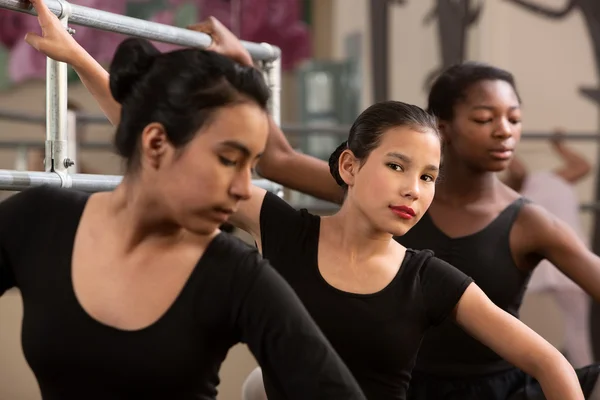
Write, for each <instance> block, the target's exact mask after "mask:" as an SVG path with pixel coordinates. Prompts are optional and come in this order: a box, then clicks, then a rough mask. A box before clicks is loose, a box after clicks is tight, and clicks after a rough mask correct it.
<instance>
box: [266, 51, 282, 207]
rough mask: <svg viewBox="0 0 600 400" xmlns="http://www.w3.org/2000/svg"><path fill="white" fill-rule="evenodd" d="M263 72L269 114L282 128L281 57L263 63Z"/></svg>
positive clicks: (280, 193) (279, 194)
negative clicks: (268, 94) (268, 96)
mask: <svg viewBox="0 0 600 400" xmlns="http://www.w3.org/2000/svg"><path fill="white" fill-rule="evenodd" d="M261 44H262V45H263V46H265V47H268V48H269V49H273V47H272V46H271V45H270V44H268V43H261ZM262 70H263V74H264V76H265V80H266V81H267V85H268V86H269V89H270V90H271V97H270V100H269V113H270V114H271V116H272V117H273V121H275V123H276V124H277V126H281V57H279V58H277V59H275V60H273V61H268V62H263V63H262ZM276 194H277V195H278V196H279V197H282V198H283V196H284V192H283V190H281V191H279V192H278V193H276Z"/></svg>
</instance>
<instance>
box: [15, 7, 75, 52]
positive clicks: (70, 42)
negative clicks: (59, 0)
mask: <svg viewBox="0 0 600 400" xmlns="http://www.w3.org/2000/svg"><path fill="white" fill-rule="evenodd" d="M30 3H31V5H32V6H33V8H34V9H35V11H36V12H37V14H38V22H39V24H40V28H42V36H39V35H37V34H35V33H33V32H29V33H28V34H27V35H25V41H26V42H27V43H28V44H29V45H30V46H31V47H33V48H34V49H36V50H37V51H39V52H41V53H43V54H45V55H46V56H48V57H50V58H52V59H53V60H56V61H61V62H65V63H68V64H73V61H74V60H76V57H77V54H78V53H79V52H80V51H81V50H83V48H82V47H81V46H80V45H79V43H77V41H76V40H75V39H73V37H72V36H71V35H70V34H69V32H67V29H66V28H65V27H64V25H63V24H62V23H61V22H60V21H59V19H58V17H57V16H56V15H54V14H53V13H52V11H50V9H49V8H48V6H47V5H46V4H45V3H44V1H43V0H30Z"/></svg>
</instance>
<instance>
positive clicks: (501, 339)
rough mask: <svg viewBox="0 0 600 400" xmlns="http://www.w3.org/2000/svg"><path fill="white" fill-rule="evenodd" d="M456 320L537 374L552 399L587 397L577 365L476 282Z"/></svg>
mask: <svg viewBox="0 0 600 400" xmlns="http://www.w3.org/2000/svg"><path fill="white" fill-rule="evenodd" d="M455 313H456V315H455V319H456V322H457V323H458V324H459V325H460V326H461V327H462V328H463V329H464V330H465V331H466V332H467V333H469V334H470V335H471V336H473V337H474V338H475V339H477V340H479V341H480V342H481V343H483V344H485V345H486V346H488V347H489V348H490V349H492V350H493V351H495V352H496V353H497V354H498V355H499V356H501V357H502V358H504V359H505V360H507V361H508V362H510V363H511V364H513V365H515V366H516V367H518V368H520V369H522V370H523V371H525V372H526V373H527V374H529V375H531V376H533V377H534V378H536V379H537V381H538V382H539V383H540V385H541V387H542V390H543V391H544V394H545V396H546V399H548V400H559V399H561V400H576V399H577V400H581V399H583V398H584V396H583V392H582V390H581V386H580V384H579V380H578V378H577V375H576V374H575V371H574V370H573V367H572V366H571V364H569V362H568V361H567V360H566V359H565V358H564V356H563V355H562V354H560V352H559V351H558V350H556V349H555V348H554V347H553V346H552V345H551V344H550V343H548V342H547V341H546V340H544V339H543V338H542V337H541V336H539V335H538V334H537V333H535V332H534V331H533V330H531V329H530V328H528V327H527V326H526V325H525V324H524V323H522V322H521V321H519V320H518V319H517V318H515V317H513V316H512V315H510V314H509V313H507V312H505V311H503V310H501V309H500V308H498V307H497V306H496V305H495V304H494V303H493V302H492V301H491V300H490V299H489V298H488V297H487V296H486V295H485V293H483V291H482V290H481V289H480V288H479V287H478V286H476V285H475V284H474V283H472V284H471V285H470V286H469V287H468V288H467V290H466V291H465V292H464V294H463V296H462V297H461V299H460V301H459V302H458V305H457V306H456V310H455Z"/></svg>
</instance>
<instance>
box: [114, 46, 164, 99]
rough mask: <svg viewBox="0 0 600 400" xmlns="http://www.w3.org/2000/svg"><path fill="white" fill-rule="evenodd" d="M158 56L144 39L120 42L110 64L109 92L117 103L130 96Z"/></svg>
mask: <svg viewBox="0 0 600 400" xmlns="http://www.w3.org/2000/svg"><path fill="white" fill-rule="evenodd" d="M159 54H160V51H158V49H157V48H156V47H154V46H153V45H152V44H151V43H150V42H149V41H148V40H145V39H139V38H129V39H126V40H124V41H123V42H121V44H120V45H119V47H118V48H117V51H116V52H115V55H114V57H113V60H112V63H111V64H110V92H111V93H112V96H113V98H114V99H115V100H116V101H117V102H119V103H120V104H122V103H123V102H124V101H125V99H127V97H129V96H130V95H131V92H132V91H133V88H134V87H135V84H136V83H137V82H139V81H140V79H141V78H142V77H144V75H146V74H147V73H148V71H149V70H150V68H152V64H153V63H154V60H155V59H156V56H157V55H159Z"/></svg>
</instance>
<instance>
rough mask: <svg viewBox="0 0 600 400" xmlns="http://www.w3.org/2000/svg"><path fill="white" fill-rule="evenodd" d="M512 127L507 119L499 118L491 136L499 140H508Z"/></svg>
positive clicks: (511, 133)
mask: <svg viewBox="0 0 600 400" xmlns="http://www.w3.org/2000/svg"><path fill="white" fill-rule="evenodd" d="M512 129H513V127H512V124H511V123H510V121H509V120H508V119H507V118H501V119H500V121H499V122H498V124H497V125H496V127H495V129H494V132H493V136H494V137H496V138H499V139H508V138H510V137H511V136H512V135H513V131H512Z"/></svg>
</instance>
